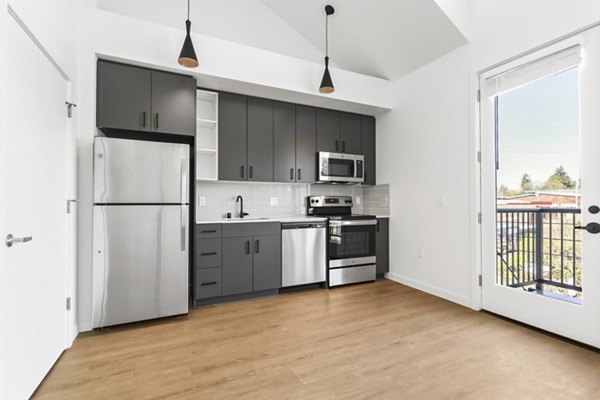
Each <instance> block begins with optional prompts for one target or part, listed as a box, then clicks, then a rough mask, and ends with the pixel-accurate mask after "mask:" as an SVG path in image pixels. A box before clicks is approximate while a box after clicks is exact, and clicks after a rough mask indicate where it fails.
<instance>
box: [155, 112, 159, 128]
mask: <svg viewBox="0 0 600 400" xmlns="http://www.w3.org/2000/svg"><path fill="white" fill-rule="evenodd" d="M154 129H158V113H156V124H155V125H154Z"/></svg>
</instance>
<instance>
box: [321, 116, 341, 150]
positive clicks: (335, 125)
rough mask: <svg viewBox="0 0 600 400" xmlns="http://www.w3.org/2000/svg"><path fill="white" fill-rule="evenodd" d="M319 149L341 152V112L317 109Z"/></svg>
mask: <svg viewBox="0 0 600 400" xmlns="http://www.w3.org/2000/svg"><path fill="white" fill-rule="evenodd" d="M317 151H328V152H334V153H335V152H341V147H340V113H339V112H337V111H331V110H323V109H318V110H317Z"/></svg>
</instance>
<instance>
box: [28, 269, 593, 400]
mask: <svg viewBox="0 0 600 400" xmlns="http://www.w3.org/2000/svg"><path fill="white" fill-rule="evenodd" d="M34 398H36V399H61V400H65V399H86V400H87V399H163V398H168V399H319V400H322V399H402V400H404V399H419V400H421V399H423V400H429V399H461V400H462V399H477V400H488V399H519V400H520V399H537V400H540V399H569V400H573V399H586V400H587V399H590V400H591V399H599V398H600V354H598V353H596V352H593V351H589V350H586V349H583V348H580V347H577V346H574V345H572V344H569V343H565V342H563V341H560V340H558V339H555V338H552V337H549V336H547V335H544V334H541V333H538V332H535V331H532V330H530V329H527V328H524V327H521V326H518V325H515V324H513V323H510V322H507V321H504V320H501V319H498V318H496V317H493V316H490V315H487V314H483V313H478V312H475V311H471V310H469V309H466V308H464V307H461V306H458V305H455V304H452V303H449V302H447V301H444V300H441V299H438V298H436V297H433V296H430V295H428V294H425V293H422V292H419V291H416V290H414V289H411V288H408V287H406V286H402V285H400V284H397V283H394V282H391V281H380V282H376V283H372V284H363V285H355V286H349V287H343V288H337V289H334V290H314V291H308V292H299V293H292V294H286V295H282V296H279V297H273V298H267V299H261V300H255V301H247V302H243V303H237V304H229V305H221V306H213V307H206V308H202V309H197V310H193V311H191V312H190V314H189V317H182V318H176V319H168V320H163V321H161V322H154V323H144V324H137V325H133V326H128V327H126V328H118V329H112V330H109V331H105V332H103V333H100V334H98V333H91V334H86V335H82V336H80V337H79V338H78V339H77V340H76V341H75V344H74V345H73V347H72V348H71V349H69V350H67V351H66V352H65V353H64V355H63V356H62V358H61V359H60V361H59V362H58V363H57V365H56V366H55V367H54V369H53V370H52V371H51V373H50V374H49V375H48V377H47V378H46V380H45V381H44V382H43V383H42V385H41V387H40V388H39V389H38V391H37V393H36V395H35V396H34Z"/></svg>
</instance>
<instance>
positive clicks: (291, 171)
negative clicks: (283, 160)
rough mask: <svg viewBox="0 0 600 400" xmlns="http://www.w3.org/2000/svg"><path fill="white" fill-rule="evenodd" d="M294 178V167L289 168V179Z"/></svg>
mask: <svg viewBox="0 0 600 400" xmlns="http://www.w3.org/2000/svg"><path fill="white" fill-rule="evenodd" d="M293 180H294V168H290V181H293Z"/></svg>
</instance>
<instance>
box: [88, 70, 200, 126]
mask: <svg viewBox="0 0 600 400" xmlns="http://www.w3.org/2000/svg"><path fill="white" fill-rule="evenodd" d="M97 73H98V77H97V84H98V87H97V106H96V107H97V108H96V126H97V127H98V128H100V129H122V130H132V131H147V132H150V131H153V132H160V133H172V134H179V135H189V136H194V135H195V134H196V80H195V79H194V78H193V77H191V76H185V75H177V74H171V73H167V72H161V71H154V70H150V69H146V68H140V67H134V66H131V65H124V64H118V63H113V62H110V61H104V60H98V71H97Z"/></svg>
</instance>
